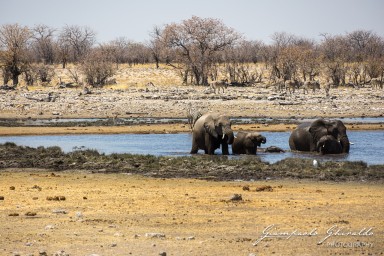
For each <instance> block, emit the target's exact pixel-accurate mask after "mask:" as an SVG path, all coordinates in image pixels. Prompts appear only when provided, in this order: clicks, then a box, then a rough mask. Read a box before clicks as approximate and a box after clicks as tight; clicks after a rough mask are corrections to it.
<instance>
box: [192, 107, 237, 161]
mask: <svg viewBox="0 0 384 256" xmlns="http://www.w3.org/2000/svg"><path fill="white" fill-rule="evenodd" d="M233 139H234V135H233V131H232V129H231V121H230V120H229V118H228V117H227V116H225V115H219V114H211V113H207V114H204V115H202V116H201V117H200V118H199V119H197V121H196V123H195V125H194V126H193V129H192V149H191V154H196V153H197V152H198V151H199V149H202V150H204V152H205V154H209V155H213V154H215V150H216V149H218V148H220V146H221V152H222V154H223V155H228V154H229V151H228V145H230V144H232V143H233Z"/></svg>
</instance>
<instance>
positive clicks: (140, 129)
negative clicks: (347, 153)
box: [0, 123, 384, 136]
mask: <svg viewBox="0 0 384 256" xmlns="http://www.w3.org/2000/svg"><path fill="white" fill-rule="evenodd" d="M296 126H297V125H296V124H234V125H232V128H233V130H234V131H240V130H244V131H248V130H249V131H260V132H262V131H271V132H281V131H291V130H293V129H295V127H296ZM346 127H347V129H348V130H383V129H384V128H383V124H361V123H360V124H347V125H346ZM190 131H191V130H190V128H189V126H188V125H186V124H149V125H130V126H87V127H78V126H75V127H0V136H17V135H60V134H124V133H127V134H128V133H135V134H149V133H153V134H162V133H163V134H166V133H187V132H190Z"/></svg>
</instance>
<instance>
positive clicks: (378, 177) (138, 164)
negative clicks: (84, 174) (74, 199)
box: [0, 143, 384, 182]
mask: <svg viewBox="0 0 384 256" xmlns="http://www.w3.org/2000/svg"><path fill="white" fill-rule="evenodd" d="M4 168H42V169H49V170H53V171H64V170H86V171H92V172H94V173H131V174H140V175H144V176H150V177H159V178H197V179H205V180H261V179H281V178H294V179H314V180H334V181H352V180H354V181H362V180H366V181H378V182H382V181H383V180H384V165H375V166H368V165H367V164H366V163H364V162H361V161H358V162H323V163H321V164H320V166H318V167H317V168H315V167H314V166H313V164H312V160H310V159H299V158H287V159H284V160H282V161H279V162H277V163H274V164H269V163H266V162H262V161H261V160H260V158H258V157H257V156H244V157H243V158H240V159H229V158H228V157H227V156H208V155H194V156H188V157H156V156H152V155H132V154H110V155H105V154H100V153H99V152H97V151H95V150H77V151H73V152H70V153H64V152H63V151H62V150H61V148H60V147H47V148H45V147H38V148H31V147H24V146H18V145H16V144H14V143H5V144H0V169H4Z"/></svg>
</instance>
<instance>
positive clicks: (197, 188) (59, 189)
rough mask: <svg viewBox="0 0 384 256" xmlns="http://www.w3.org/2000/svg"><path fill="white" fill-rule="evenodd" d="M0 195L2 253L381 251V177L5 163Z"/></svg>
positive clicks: (383, 224) (383, 193) (0, 176)
mask: <svg viewBox="0 0 384 256" xmlns="http://www.w3.org/2000/svg"><path fill="white" fill-rule="evenodd" d="M235 194H238V195H241V198H239V196H238V197H237V198H236V197H234V195H235ZM0 196H2V197H3V200H0V205H1V207H0V223H1V224H0V226H1V233H0V248H1V249H0V254H1V255H160V253H166V254H162V255H382V254H383V251H384V245H383V242H382V241H383V239H384V233H383V228H384V220H383V212H382V209H383V208H384V200H383V199H384V198H383V196H384V187H383V186H382V184H374V183H361V182H360V183H356V182H345V183H335V182H316V181H306V180H300V181H299V180H267V181H232V182H209V181H203V180H193V179H155V178H146V177H142V176H134V175H127V174H92V173H88V172H77V171H71V172H49V171H45V170H36V169H17V170H14V169H7V170H3V171H2V172H1V173H0ZM236 199H238V200H236ZM272 225H273V226H272ZM268 227H269V228H268ZM268 233H269V235H270V236H276V235H280V236H281V237H280V238H277V237H264V236H265V234H268ZM305 234H307V235H305ZM324 239H325V241H324V242H323V243H320V242H321V241H323V240H324ZM254 244H256V245H254ZM44 253H45V254H44Z"/></svg>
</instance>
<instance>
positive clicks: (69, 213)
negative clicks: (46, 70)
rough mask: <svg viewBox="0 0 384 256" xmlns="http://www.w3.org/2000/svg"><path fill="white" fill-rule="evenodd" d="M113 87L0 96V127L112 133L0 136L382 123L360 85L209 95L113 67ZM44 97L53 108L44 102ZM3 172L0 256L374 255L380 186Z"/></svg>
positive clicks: (381, 111)
mask: <svg viewBox="0 0 384 256" xmlns="http://www.w3.org/2000/svg"><path fill="white" fill-rule="evenodd" d="M56 73H57V75H58V76H60V77H61V78H62V79H63V80H65V79H68V76H67V73H66V70H63V69H60V68H57V70H56ZM115 78H116V80H117V84H114V85H110V86H106V87H104V88H91V93H90V94H82V92H83V89H82V88H76V87H75V88H64V89H59V88H58V87H57V86H56V85H52V86H45V87H43V86H35V87H29V88H28V90H26V89H25V87H23V86H20V88H18V89H16V90H10V91H8V90H0V118H1V120H2V121H3V123H6V122H7V120H12V122H13V123H15V122H18V121H19V120H20V122H21V121H22V120H34V119H62V118H109V119H111V125H108V126H75V125H74V126H70V127H68V126H61V127H29V126H24V125H21V126H14V125H12V126H6V125H3V126H1V127H0V135H2V136H5V135H27V134H74V133H80V134H85V133H176V132H189V126H188V124H186V123H172V122H171V123H167V124H150V125H149V124H132V125H119V118H143V117H144V118H154V119H156V118H186V114H187V110H188V108H190V107H191V108H193V109H196V110H200V111H202V112H219V113H224V114H227V115H228V116H230V117H249V118H255V120H259V118H269V117H272V118H276V119H277V120H278V118H286V119H289V120H291V121H295V120H296V121H299V120H300V119H302V118H317V117H324V118H329V117H331V118H346V117H359V118H360V117H383V115H384V104H383V103H384V101H383V99H384V94H383V92H384V91H383V90H382V89H381V90H378V89H373V88H371V87H370V86H369V85H365V86H362V87H359V88H351V87H339V88H331V90H330V95H329V96H326V94H325V91H324V89H320V91H316V92H315V93H312V92H309V93H307V94H304V92H303V91H302V90H299V91H297V92H295V93H294V94H289V93H286V92H280V91H276V90H275V88H274V87H273V86H272V85H269V84H268V81H267V80H266V81H264V82H263V83H258V84H255V85H252V86H248V87H232V86H229V87H228V88H227V89H226V90H225V91H224V92H221V93H213V92H210V91H208V90H207V87H203V86H190V85H182V84H181V80H180V77H179V76H178V75H177V73H176V72H174V71H173V70H172V69H169V68H168V67H165V66H162V67H160V68H159V69H155V68H153V67H152V66H146V65H140V66H133V67H128V66H121V67H120V69H119V71H118V73H117V74H116V76H115ZM148 82H152V83H153V84H154V86H147V83H148ZM49 93H51V94H50V95H51V96H52V95H54V100H50V101H46V100H45V99H46V98H47V97H48V94H49ZM295 126H296V124H295V122H289V123H284V122H278V121H276V122H268V123H264V122H261V123H258V122H257V121H255V122H253V123H250V124H234V125H233V129H234V130H235V131H239V130H242V129H243V130H258V131H261V132H262V131H287V130H292V129H294V127H295ZM347 128H348V129H349V130H353V129H359V130H365V129H376V130H383V126H382V124H361V123H356V124H355V123H351V124H348V125H347ZM2 150H3V149H2ZM15 157H17V156H15ZM2 161H3V160H2ZM53 161H54V159H53ZM212 161H214V160H212ZM14 162H15V163H16V161H14ZM32 162H33V161H32ZM4 163H5V160H4V161H3V162H1V161H0V166H5V164H4ZM194 163H195V162H194ZM12 164H13V162H12V159H11V160H9V161H8V160H7V167H6V168H2V169H0V255H246V256H249V255H383V253H384V243H383V240H384V214H383V210H382V209H384V200H383V199H384V198H383V197H384V187H383V180H382V179H377V180H373V179H370V180H365V179H359V178H356V179H353V181H348V180H344V181H340V180H327V179H322V180H321V179H302V178H297V177H296V178H287V177H273V178H263V179H254V180H225V181H223V180H210V179H202V178H193V179H192V178H188V177H172V175H167V178H159V177H152V176H151V175H137V174H132V173H129V172H124V173H108V174H106V173H98V172H95V170H92V169H83V168H82V169H81V170H80V169H76V165H74V168H67V169H65V170H60V171H58V170H54V169H44V168H40V167H39V168H33V166H27V167H12ZM173 168H177V167H173ZM183 168H184V167H183ZM194 168H196V167H194ZM226 168H227V166H225V165H223V166H220V168H218V171H223V170H225V169H226ZM231 168H233V166H231ZM201 171H202V172H203V171H204V170H201ZM329 171H330V172H331V171H332V169H331V170H329ZM338 171H340V170H338ZM382 171H384V170H382ZM381 177H382V176H381Z"/></svg>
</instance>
